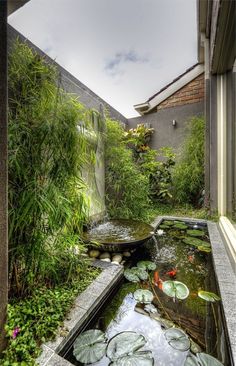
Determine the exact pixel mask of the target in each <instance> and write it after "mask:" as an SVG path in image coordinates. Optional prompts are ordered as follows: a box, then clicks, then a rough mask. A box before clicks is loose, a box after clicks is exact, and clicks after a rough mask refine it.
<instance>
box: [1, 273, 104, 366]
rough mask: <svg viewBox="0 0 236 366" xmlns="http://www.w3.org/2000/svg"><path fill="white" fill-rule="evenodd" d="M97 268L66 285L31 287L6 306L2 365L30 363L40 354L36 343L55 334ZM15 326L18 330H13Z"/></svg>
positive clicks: (32, 363)
mask: <svg viewBox="0 0 236 366" xmlns="http://www.w3.org/2000/svg"><path fill="white" fill-rule="evenodd" d="M99 273H100V270H98V269H95V268H90V270H89V271H87V270H86V269H85V268H84V272H81V273H80V274H79V275H78V274H75V276H76V277H77V278H74V279H73V281H72V280H71V281H69V282H68V283H67V284H66V285H65V284H64V285H60V286H56V287H55V288H51V289H48V288H46V287H45V286H44V287H41V288H38V289H34V290H33V293H32V294H31V296H29V297H27V298H25V299H23V300H18V299H15V301H14V302H12V303H11V304H9V305H8V319H7V324H6V332H7V341H8V346H7V349H6V350H5V351H4V355H3V359H1V365H2V366H13V365H14V366H23V365H25V366H26V365H27V366H28V365H29V366H34V365H36V363H35V358H36V357H37V356H38V355H39V353H40V348H39V346H40V344H41V343H43V342H45V341H47V340H49V339H52V338H53V337H54V336H55V335H56V334H58V331H59V329H58V327H59V326H60V325H61V323H62V322H63V320H64V318H65V315H66V313H67V312H68V310H69V308H70V307H71V305H72V303H73V301H74V299H75V297H76V296H77V295H78V294H79V293H81V292H82V291H84V290H85V288H86V287H87V286H88V285H89V284H90V283H91V282H92V280H93V279H95V278H96V277H97V276H98V274H99ZM16 329H18V331H17V332H16Z"/></svg>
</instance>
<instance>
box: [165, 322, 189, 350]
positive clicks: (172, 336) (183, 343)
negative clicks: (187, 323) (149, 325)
mask: <svg viewBox="0 0 236 366" xmlns="http://www.w3.org/2000/svg"><path fill="white" fill-rule="evenodd" d="M165 338H166V340H167V342H168V343H169V345H170V346H171V347H173V348H174V349H177V350H178V351H182V352H184V351H187V350H188V349H189V348H190V340H189V338H188V336H187V334H185V333H184V331H183V330H181V329H178V328H169V329H167V330H166V331H165Z"/></svg>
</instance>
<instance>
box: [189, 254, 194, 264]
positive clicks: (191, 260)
mask: <svg viewBox="0 0 236 366" xmlns="http://www.w3.org/2000/svg"><path fill="white" fill-rule="evenodd" d="M188 261H189V262H190V263H193V262H194V255H188Z"/></svg>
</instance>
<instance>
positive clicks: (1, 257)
mask: <svg viewBox="0 0 236 366" xmlns="http://www.w3.org/2000/svg"><path fill="white" fill-rule="evenodd" d="M7 295H8V233H7V0H0V352H1V351H2V350H3V349H4V348H5V346H6V340H5V331H4V325H5V321H6V314H7V301H8V296H7Z"/></svg>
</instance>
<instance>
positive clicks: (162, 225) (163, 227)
mask: <svg viewBox="0 0 236 366" xmlns="http://www.w3.org/2000/svg"><path fill="white" fill-rule="evenodd" d="M158 227H159V228H160V229H170V227H169V226H168V225H164V224H161V225H159V226H158Z"/></svg>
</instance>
